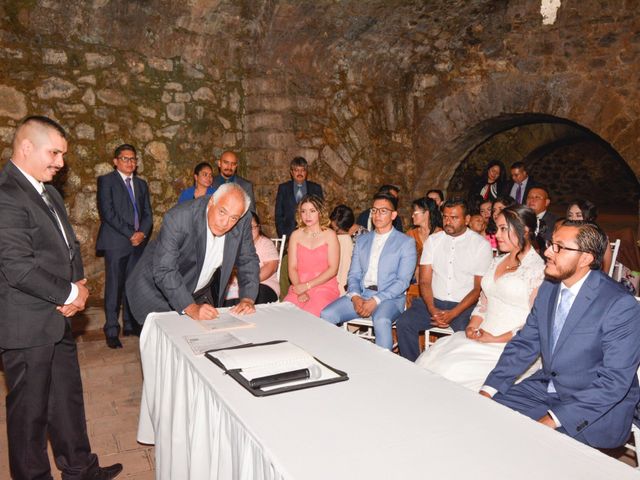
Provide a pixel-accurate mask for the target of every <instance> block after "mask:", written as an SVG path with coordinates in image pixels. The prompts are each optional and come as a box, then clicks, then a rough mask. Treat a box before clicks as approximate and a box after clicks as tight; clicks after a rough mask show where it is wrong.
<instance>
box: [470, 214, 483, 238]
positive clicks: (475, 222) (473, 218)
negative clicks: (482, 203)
mask: <svg viewBox="0 0 640 480" xmlns="http://www.w3.org/2000/svg"><path fill="white" fill-rule="evenodd" d="M485 227H486V222H485V221H484V218H482V215H480V214H479V213H474V214H473V215H469V229H470V230H472V231H474V232H476V233H477V234H478V235H481V236H483V237H484V236H485V235H484V230H485ZM485 238H486V237H485Z"/></svg>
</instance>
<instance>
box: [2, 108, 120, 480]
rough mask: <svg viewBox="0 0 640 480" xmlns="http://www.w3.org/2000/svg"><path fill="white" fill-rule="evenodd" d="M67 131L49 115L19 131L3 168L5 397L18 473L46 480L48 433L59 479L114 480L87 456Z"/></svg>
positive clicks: (82, 291) (110, 470) (80, 295)
mask: <svg viewBox="0 0 640 480" xmlns="http://www.w3.org/2000/svg"><path fill="white" fill-rule="evenodd" d="M66 152H67V141H66V133H65V131H64V129H63V128H62V127H61V126H60V125H58V124H57V123H56V122H54V121H53V120H50V119H49V118H46V117H28V118H27V119H25V120H24V121H23V122H22V123H21V124H20V126H19V127H18V129H17V130H16V133H15V136H14V139H13V157H12V159H11V160H10V161H9V162H8V163H7V165H6V167H5V168H4V170H3V171H2V173H1V174H0V230H1V231H2V234H1V235H0V272H1V275H0V310H2V315H1V316H0V353H2V360H3V363H4V371H5V376H6V379H7V383H8V387H9V393H8V395H7V400H6V405H7V434H8V439H9V464H10V469H11V476H12V477H13V478H14V479H26V478H51V467H50V465H49V459H48V457H47V436H48V437H49V439H50V440H51V446H52V448H53V454H54V457H55V458H56V464H57V465H58V467H59V468H60V469H61V470H62V476H63V478H69V479H71V478H74V479H110V478H115V477H116V476H117V475H118V474H119V473H120V472H121V471H122V465H120V464H115V465H112V466H110V467H106V468H101V467H100V466H99V465H98V458H97V456H96V455H95V454H93V453H91V446H90V445H89V438H88V437H87V425H86V420H85V414H84V403H83V397H82V381H81V379H80V368H79V366H78V355H77V351H76V344H75V341H74V339H73V336H72V334H71V322H70V320H69V317H72V316H73V315H75V314H76V313H77V312H79V311H81V310H84V308H85V302H86V300H87V297H88V296H89V291H88V290H87V287H86V285H85V284H86V279H85V278H84V270H83V267H82V258H81V256H80V245H79V243H78V240H77V239H76V236H75V233H74V231H73V228H72V227H71V224H70V223H69V219H68V218H67V212H66V210H65V207H64V202H63V200H62V197H61V196H60V194H59V193H58V192H57V191H56V189H55V188H53V187H52V186H50V185H44V183H43V182H50V181H51V180H52V179H53V177H54V176H55V174H56V173H57V172H58V170H60V169H61V168H62V167H63V166H64V159H63V156H64V154H65V153H66Z"/></svg>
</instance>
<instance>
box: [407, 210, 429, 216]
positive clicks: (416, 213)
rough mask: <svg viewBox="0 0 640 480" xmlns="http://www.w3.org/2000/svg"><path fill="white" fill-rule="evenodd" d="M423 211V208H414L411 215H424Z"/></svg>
mask: <svg viewBox="0 0 640 480" xmlns="http://www.w3.org/2000/svg"><path fill="white" fill-rule="evenodd" d="M425 213H426V212H425V211H424V210H414V211H413V213H412V214H411V215H424V214H425Z"/></svg>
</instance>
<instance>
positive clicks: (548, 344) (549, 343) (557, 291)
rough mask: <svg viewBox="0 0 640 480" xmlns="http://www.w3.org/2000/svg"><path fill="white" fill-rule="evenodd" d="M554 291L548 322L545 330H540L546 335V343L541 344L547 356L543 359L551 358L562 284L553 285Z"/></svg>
mask: <svg viewBox="0 0 640 480" xmlns="http://www.w3.org/2000/svg"><path fill="white" fill-rule="evenodd" d="M553 285H554V286H553V290H552V291H551V293H550V294H549V304H548V305H547V319H546V320H547V321H546V324H545V325H544V329H543V328H540V331H541V332H543V330H544V332H543V333H544V334H545V335H546V339H545V341H543V342H541V347H542V348H543V349H544V350H545V352H543V353H546V355H543V358H545V357H546V358H549V359H550V358H551V354H552V353H553V352H552V351H551V348H552V343H553V323H554V322H555V318H556V305H557V304H558V295H559V294H560V282H558V283H554V284H553Z"/></svg>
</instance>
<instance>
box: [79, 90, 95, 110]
mask: <svg viewBox="0 0 640 480" xmlns="http://www.w3.org/2000/svg"><path fill="white" fill-rule="evenodd" d="M82 101H83V102H84V103H86V104H87V105H91V106H93V105H95V104H96V94H95V92H94V91H93V89H92V88H87V91H86V92H84V95H82Z"/></svg>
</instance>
